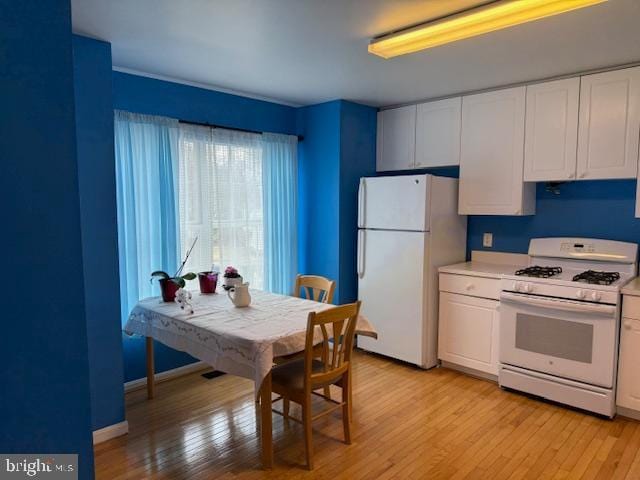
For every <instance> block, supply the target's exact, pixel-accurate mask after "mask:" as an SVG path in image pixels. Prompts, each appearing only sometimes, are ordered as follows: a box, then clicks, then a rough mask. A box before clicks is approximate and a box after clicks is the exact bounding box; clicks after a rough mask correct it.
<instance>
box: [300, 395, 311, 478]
mask: <svg viewBox="0 0 640 480" xmlns="http://www.w3.org/2000/svg"><path fill="white" fill-rule="evenodd" d="M302 424H303V427H304V451H305V455H306V458H307V468H308V469H309V470H313V431H312V430H311V398H308V399H307V400H306V401H305V402H303V405H302Z"/></svg>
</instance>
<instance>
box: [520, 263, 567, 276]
mask: <svg viewBox="0 0 640 480" xmlns="http://www.w3.org/2000/svg"><path fill="white" fill-rule="evenodd" d="M561 273H562V268H560V267H539V266H538V265H534V266H532V267H527V268H523V269H522V270H517V271H516V275H518V276H524V277H537V278H551V277H555V276H556V275H560V274H561Z"/></svg>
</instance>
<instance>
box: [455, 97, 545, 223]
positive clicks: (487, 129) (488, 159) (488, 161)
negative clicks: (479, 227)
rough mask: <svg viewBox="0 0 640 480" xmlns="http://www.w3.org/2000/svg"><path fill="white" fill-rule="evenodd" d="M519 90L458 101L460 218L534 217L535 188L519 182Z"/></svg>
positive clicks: (521, 143) (521, 128)
mask: <svg viewBox="0 0 640 480" xmlns="http://www.w3.org/2000/svg"><path fill="white" fill-rule="evenodd" d="M525 92H526V88H525V87H517V88H509V89H505V90H498V91H495V92H489V93H481V94H478V95H471V96H467V97H463V99H462V141H461V152H460V187H459V188H460V197H459V203H458V211H459V213H460V214H462V215H530V214H533V213H535V184H533V183H527V184H525V183H524V182H523V168H524V122H525Z"/></svg>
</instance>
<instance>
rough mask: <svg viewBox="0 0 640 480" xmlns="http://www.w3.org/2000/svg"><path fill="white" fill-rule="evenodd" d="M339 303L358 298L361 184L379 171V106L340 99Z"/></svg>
mask: <svg viewBox="0 0 640 480" xmlns="http://www.w3.org/2000/svg"><path fill="white" fill-rule="evenodd" d="M341 106H342V111H341V117H340V118H341V125H340V210H339V212H340V242H339V251H340V276H339V277H338V283H339V285H340V296H339V297H338V299H339V303H348V302H353V301H355V300H357V299H358V275H357V273H356V271H357V266H356V263H357V254H358V248H357V245H358V240H357V238H358V225H357V218H358V186H359V184H360V177H368V176H373V175H375V173H376V125H377V119H376V115H377V109H376V108H372V107H367V106H364V105H360V104H357V103H353V102H346V101H342V102H341Z"/></svg>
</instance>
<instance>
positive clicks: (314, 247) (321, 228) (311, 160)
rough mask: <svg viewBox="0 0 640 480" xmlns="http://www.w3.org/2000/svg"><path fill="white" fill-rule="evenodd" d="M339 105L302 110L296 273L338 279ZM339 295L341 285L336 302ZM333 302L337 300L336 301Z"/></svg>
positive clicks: (299, 129)
mask: <svg viewBox="0 0 640 480" xmlns="http://www.w3.org/2000/svg"><path fill="white" fill-rule="evenodd" d="M340 111H341V104H340V101H333V102H327V103H321V104H319V105H312V106H309V107H303V108H300V109H299V110H298V132H299V134H301V135H303V136H304V141H303V142H302V143H300V144H299V148H298V209H299V215H298V218H299V219H300V221H299V225H298V228H299V230H298V253H299V258H298V269H299V270H300V273H303V274H313V275H322V276H325V277H328V278H334V279H337V278H338V277H339V274H340V271H339V248H338V241H339V224H338V218H339V214H338V212H339V198H340ZM339 292H340V285H337V290H336V294H335V296H336V298H338V295H339ZM334 301H335V299H334Z"/></svg>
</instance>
